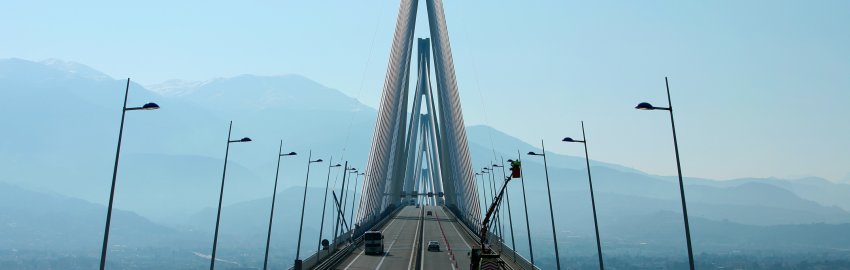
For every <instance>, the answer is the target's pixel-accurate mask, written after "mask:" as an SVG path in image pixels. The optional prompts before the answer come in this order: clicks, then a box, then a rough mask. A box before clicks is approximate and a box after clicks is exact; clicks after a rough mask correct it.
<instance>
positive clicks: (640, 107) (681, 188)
mask: <svg viewBox="0 0 850 270" xmlns="http://www.w3.org/2000/svg"><path fill="white" fill-rule="evenodd" d="M664 86H665V87H666V88H667V107H666V108H665V107H655V106H652V104H649V103H648V102H641V103H640V104H638V105H637V106H635V109H638V110H664V111H668V112H670V126H671V127H672V129H673V148H674V149H675V151H676V169H677V170H678V175H679V194H680V195H681V198H682V218H683V219H684V220H685V239H686V240H687V243H688V263H689V264H690V267H691V270H694V252H693V248H692V246H691V226H690V224H689V223H688V207H687V204H686V203H685V184H684V181H682V163H681V161H680V160H679V143H678V140H677V139H676V123H675V121H673V102H672V101H671V100H670V83H669V82H668V81H667V77H664Z"/></svg>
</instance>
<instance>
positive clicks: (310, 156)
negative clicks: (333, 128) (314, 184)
mask: <svg viewBox="0 0 850 270" xmlns="http://www.w3.org/2000/svg"><path fill="white" fill-rule="evenodd" d="M312 159H313V150H310V153H309V154H308V155H307V176H306V177H304V197H303V199H302V201H301V222H300V223H299V225H298V244H297V246H296V248H295V270H301V234H302V233H303V232H304V208H305V206H306V205H307V184H308V183H310V164H313V163H317V162H322V159H321V158H320V159H317V160H312Z"/></svg>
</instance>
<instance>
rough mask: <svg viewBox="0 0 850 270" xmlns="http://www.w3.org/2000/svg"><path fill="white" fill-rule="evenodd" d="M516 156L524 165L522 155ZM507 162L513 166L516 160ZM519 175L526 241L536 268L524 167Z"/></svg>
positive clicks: (520, 168)
mask: <svg viewBox="0 0 850 270" xmlns="http://www.w3.org/2000/svg"><path fill="white" fill-rule="evenodd" d="M516 155H517V162H519V163H522V155H520V154H519V150H517V151H516ZM507 161H508V163H511V164H513V163H514V160H512V159H508V160H507ZM519 174H520V176H521V177H520V178H519V180H520V181H519V183H520V184H521V185H522V205H523V209H524V210H525V233H526V235H527V238H526V239H528V256H529V257H530V259H531V266H534V246H532V245H531V225H530V223H529V222H528V201H527V200H526V196H525V176H523V174H522V165H520V166H519Z"/></svg>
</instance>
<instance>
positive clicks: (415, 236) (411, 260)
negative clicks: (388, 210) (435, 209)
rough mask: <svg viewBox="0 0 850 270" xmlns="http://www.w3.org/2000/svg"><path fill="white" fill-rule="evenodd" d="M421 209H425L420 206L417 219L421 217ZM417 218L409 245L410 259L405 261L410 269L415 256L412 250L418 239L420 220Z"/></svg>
mask: <svg viewBox="0 0 850 270" xmlns="http://www.w3.org/2000/svg"><path fill="white" fill-rule="evenodd" d="M422 211H425V208H424V207H423V208H422V210H420V211H419V219H422ZM419 219H417V220H416V232H415V233H414V234H413V246H411V247H410V261H408V262H407V269H408V270H410V268H413V257H416V255H415V254H414V252H415V250H416V242H417V241H419V237H418V236H419V224H421V222H419ZM419 245H420V246H421V245H422V243H421V242H420V243H419Z"/></svg>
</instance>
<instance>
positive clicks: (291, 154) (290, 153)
mask: <svg viewBox="0 0 850 270" xmlns="http://www.w3.org/2000/svg"><path fill="white" fill-rule="evenodd" d="M295 155H298V153H295V152H289V153H286V154H280V156H282V157H283V156H295Z"/></svg>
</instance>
